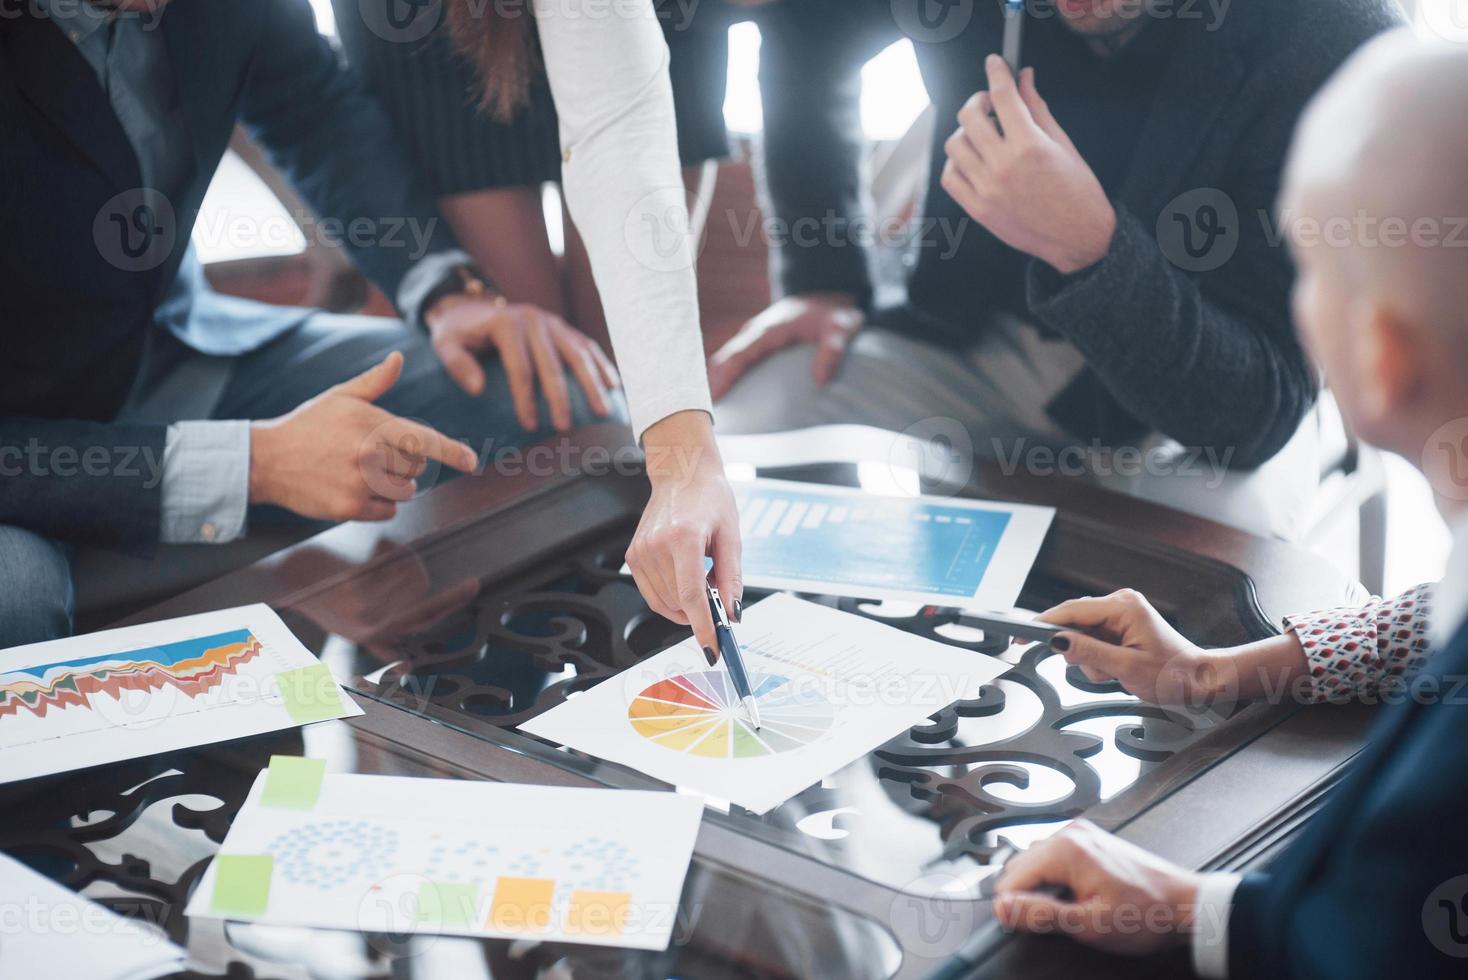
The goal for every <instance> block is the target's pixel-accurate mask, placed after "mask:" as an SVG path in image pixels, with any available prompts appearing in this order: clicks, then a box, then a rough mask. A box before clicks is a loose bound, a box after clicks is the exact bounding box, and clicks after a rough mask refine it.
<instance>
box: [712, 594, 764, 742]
mask: <svg viewBox="0 0 1468 980" xmlns="http://www.w3.org/2000/svg"><path fill="white" fill-rule="evenodd" d="M708 597H709V612H710V613H711V614H712V615H713V617H714V635H715V636H717V637H718V640H719V655H720V657H721V658H722V659H723V661H724V669H726V670H727V671H729V680H730V681H731V682H732V683H733V685H734V693H735V694H736V695H738V697H739V703H740V705H742V706H743V708H744V712H745V714H746V715H747V716H748V717H749V721H750V724H752V725H754V727H755V730H758V729H759V728H760V727H761V726H760V718H759V706H758V705H757V704H756V703H755V700H754V691H753V690H752V689H751V688H750V686H749V673H748V672H747V671H746V670H745V669H744V654H743V652H742V651H741V650H740V649H739V641H738V640H736V639H734V628H733V626H732V624H731V623H730V622H729V613H728V611H727V610H725V609H724V601H723V599H722V598H721V597H720V596H719V590H718V589H716V588H714V587H713V586H712V585H710V586H708Z"/></svg>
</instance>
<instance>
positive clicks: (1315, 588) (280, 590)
mask: <svg viewBox="0 0 1468 980" xmlns="http://www.w3.org/2000/svg"><path fill="white" fill-rule="evenodd" d="M571 438H573V439H574V440H576V441H577V442H578V443H579V444H580V445H582V446H602V447H606V448H617V447H622V446H625V445H626V444H627V442H628V438H629V433H628V432H627V431H626V430H625V429H623V428H621V427H615V426H598V427H593V428H590V429H586V430H582V431H581V432H579V433H575V434H573V436H572V437H571ZM576 479H577V476H576V474H574V473H558V474H555V475H552V476H549V477H545V478H540V479H534V478H530V477H514V476H504V475H492V476H482V477H466V478H461V479H459V480H456V481H454V482H452V483H450V484H448V485H445V486H443V487H439V488H437V489H435V490H433V491H431V492H430V493H427V494H425V495H423V496H422V497H420V498H418V499H416V500H414V501H412V502H410V503H409V504H407V505H405V506H404V507H403V508H402V509H401V511H400V514H399V516H398V517H397V518H395V519H394V520H393V521H391V522H388V523H386V524H383V525H347V526H342V527H338V528H334V529H332V530H330V531H327V532H325V533H324V534H322V535H320V536H318V537H316V538H313V539H311V540H310V541H307V542H303V543H302V544H300V545H296V546H294V547H293V548H290V549H286V550H285V551H283V552H281V553H278V554H276V555H272V556H270V557H268V558H266V559H264V560H262V561H260V562H257V563H256V564H254V565H252V566H250V567H249V568H246V569H243V570H241V571H239V572H236V573H233V574H231V575H228V576H225V577H223V578H221V579H218V580H215V581H214V582H211V583H208V584H206V585H204V586H200V587H199V588H196V589H194V590H191V591H190V592H187V593H184V594H182V595H180V596H177V597H175V598H173V599H171V600H169V601H167V602H165V603H162V604H160V605H158V606H155V607H153V608H151V609H149V610H147V611H145V612H143V613H140V614H138V615H136V616H133V617H130V618H129V619H128V620H127V621H126V622H138V621H144V620H150V619H157V618H162V617H167V616H173V615H181V614H183V613H186V612H193V611H197V610H199V609H202V608H209V607H221V606H228V605H238V604H240V603H242V602H247V601H262V602H267V603H269V604H271V605H273V606H276V607H277V608H288V607H290V606H293V605H296V604H298V603H300V602H302V601H304V600H305V599H307V598H309V597H310V596H311V595H314V594H318V593H320V592H322V591H325V590H329V589H330V588H332V587H333V586H334V584H336V582H338V581H340V580H341V579H343V578H345V577H349V576H352V575H360V574H362V573H364V572H366V571H368V570H370V569H372V568H373V566H374V565H375V564H376V563H377V562H378V561H379V560H380V559H378V558H374V557H371V556H372V555H373V554H374V552H375V550H376V549H377V548H378V547H379V546H382V545H387V546H392V547H399V548H402V547H412V548H415V549H423V548H432V547H434V546H435V544H436V543H437V542H441V541H445V540H448V539H451V538H452V537H453V536H454V535H455V534H456V533H458V532H460V531H462V530H463V529H464V528H465V527H467V526H469V525H472V524H474V523H477V522H479V521H482V520H484V519H485V518H486V516H487V515H490V514H492V513H495V512H498V511H503V510H505V509H507V508H511V507H516V506H521V505H523V504H526V503H527V502H528V501H531V500H534V499H537V498H549V497H550V496H551V495H553V494H556V493H558V492H559V491H562V490H564V489H566V488H567V487H568V486H570V485H572V484H573V483H574V482H575V481H576ZM971 490H973V491H976V492H977V493H978V494H980V495H983V496H986V497H991V498H995V499H1000V500H1011V501H1015V502H1020V503H1033V504H1042V505H1049V506H1054V507H1056V508H1057V511H1058V514H1057V521H1058V522H1059V523H1062V524H1065V525H1066V526H1068V527H1069V528H1071V529H1072V531H1073V532H1074V533H1076V534H1078V535H1080V536H1082V537H1090V538H1092V539H1096V540H1100V539H1103V538H1105V537H1106V536H1107V531H1106V529H1107V528H1109V527H1112V526H1113V525H1114V523H1115V522H1117V521H1120V522H1121V523H1122V524H1124V525H1127V526H1129V528H1130V529H1131V531H1132V533H1134V534H1138V533H1139V534H1142V535H1145V536H1146V537H1147V538H1148V539H1149V541H1147V542H1146V543H1143V542H1141V541H1140V540H1135V541H1134V542H1133V545H1134V547H1135V548H1137V549H1138V550H1141V551H1146V550H1148V549H1157V550H1158V551H1159V552H1160V551H1167V552H1171V553H1173V556H1174V557H1176V554H1177V553H1179V552H1181V553H1186V555H1187V556H1188V559H1189V560H1191V561H1193V562H1196V563H1198V565H1199V567H1203V566H1204V565H1211V566H1217V567H1226V568H1229V569H1232V570H1235V571H1237V572H1238V573H1240V576H1241V578H1240V581H1239V583H1238V585H1237V586H1236V588H1235V594H1234V596H1233V597H1232V598H1233V603H1234V607H1235V612H1236V614H1237V615H1238V616H1239V617H1240V619H1241V620H1242V621H1243V622H1245V623H1246V624H1249V626H1248V631H1249V632H1250V633H1252V634H1256V635H1257V634H1259V633H1261V632H1270V631H1273V630H1275V629H1277V628H1278V623H1279V621H1280V618H1281V617H1282V616H1284V615H1285V614H1288V613H1291V612H1297V611H1300V610H1308V609H1317V608H1322V607H1328V606H1332V605H1344V604H1348V603H1351V602H1353V601H1360V599H1361V598H1363V595H1364V594H1363V592H1362V591H1361V590H1360V588H1359V586H1357V585H1355V584H1354V583H1352V582H1350V581H1349V580H1348V579H1347V578H1346V577H1345V576H1344V575H1342V574H1341V573H1340V572H1339V571H1338V570H1336V569H1335V568H1334V567H1333V566H1331V565H1330V564H1329V563H1328V562H1326V561H1325V560H1324V559H1323V558H1320V557H1319V556H1316V555H1314V554H1311V553H1309V552H1306V551H1304V550H1303V549H1300V548H1297V547H1294V546H1292V545H1288V544H1285V543H1281V542H1275V541H1269V540H1265V539H1262V538H1258V537H1255V536H1253V535H1249V534H1247V533H1245V532H1242V531H1239V530H1237V529H1234V528H1230V527H1226V526H1224V525H1220V524H1216V523H1213V522H1210V521H1206V520H1204V519H1201V518H1197V517H1194V516H1192V515H1188V514H1183V513H1181V512H1177V511H1172V510H1169V509H1167V508H1165V507H1161V506H1158V505H1155V504H1150V503H1147V502H1144V501H1141V500H1137V499H1134V498H1130V497H1125V496H1122V495H1119V494H1115V493H1111V492H1108V491H1103V490H1098V489H1096V488H1093V487H1088V486H1083V485H1078V484H1075V483H1073V482H1071V481H1066V480H1064V479H1044V480H1040V479H1035V478H1030V477H998V476H997V475H995V474H990V473H981V474H980V476H979V477H978V478H977V479H976V480H975V481H974V483H973V484H972V485H971ZM609 492H612V493H614V494H625V493H626V492H627V491H626V490H625V487H624V488H621V489H619V488H615V487H614V488H613V489H612V490H610V491H609ZM323 548H324V549H328V550H332V551H335V552H338V553H340V554H343V555H356V556H363V557H361V558H360V559H358V560H357V561H356V563H355V564H354V565H353V566H352V567H351V568H350V569H348V570H347V571H344V572H343V573H341V575H340V576H337V577H336V578H333V579H323V580H319V581H311V582H300V581H291V580H290V579H289V578H288V577H286V576H284V575H282V574H281V569H282V568H283V567H284V566H285V565H286V563H288V562H289V561H290V558H291V555H292V554H293V553H297V552H300V551H302V550H305V549H323ZM358 693H359V696H360V695H361V694H364V693H365V692H364V691H363V690H362V689H361V687H360V685H359V688H358ZM374 700H375V699H374ZM379 703H382V704H385V705H386V704H391V702H390V701H380V702H379ZM1259 707H1260V709H1261V710H1258V711H1255V712H1254V716H1252V717H1251V718H1250V723H1251V725H1253V726H1255V728H1254V730H1253V733H1252V735H1251V738H1262V737H1265V736H1266V735H1267V734H1268V733H1269V732H1270V731H1271V730H1272V729H1274V728H1277V727H1278V726H1281V725H1287V724H1288V722H1289V720H1290V717H1291V715H1292V714H1293V712H1292V711H1289V710H1283V709H1280V708H1279V707H1277V706H1259ZM393 710H394V711H397V710H398V709H397V708H396V707H394V709H393ZM399 713H402V712H399ZM389 718H394V716H392V715H382V714H380V713H378V712H373V711H369V713H368V714H367V715H366V716H364V717H363V718H361V719H356V720H354V721H353V722H352V724H354V725H355V726H357V727H360V728H362V729H363V730H364V731H367V732H369V733H371V734H374V735H381V737H386V738H392V737H393V736H392V735H390V734H387V732H389V731H391V730H399V731H402V732H410V733H416V734H411V736H410V737H412V738H414V739H417V738H418V737H419V736H420V735H421V732H422V731H423V730H424V729H421V728H419V727H418V726H413V725H409V726H407V727H401V726H399V725H398V724H397V723H396V720H395V721H394V722H393V723H389V721H388V719H389ZM417 720H418V721H419V722H422V721H424V719H422V718H418V719H417ZM437 720H438V721H440V722H442V723H444V724H445V725H447V726H448V727H451V728H452V727H455V726H454V724H453V721H452V719H446V718H440V719H437ZM1240 720H1241V721H1242V720H1243V719H1240ZM430 724H431V723H430ZM466 737H471V738H474V739H475V740H476V742H477V745H478V746H479V747H480V748H481V749H482V750H487V752H488V753H489V755H490V756H493V757H494V763H493V766H492V769H485V770H479V766H478V765H476V767H475V768H476V770H477V771H484V772H486V774H487V775H489V776H490V778H496V779H509V780H514V781H535V782H545V781H548V780H550V781H561V782H564V783H568V784H576V783H577V782H578V781H579V780H580V779H586V780H587V781H588V782H590V783H594V780H593V779H592V778H591V777H589V776H584V777H579V776H577V775H576V774H575V773H574V772H573V771H570V770H568V769H567V768H564V767H556V766H552V765H550V764H548V763H544V762H541V761H538V760H533V759H532V758H531V757H529V756H527V755H526V754H525V753H524V751H523V749H522V748H521V747H517V745H516V744H515V743H514V742H513V741H509V740H506V741H504V742H501V743H500V744H497V745H491V744H489V743H490V742H491V741H494V740H486V739H485V738H484V737H483V734H482V733H479V732H475V733H473V734H472V735H467V736H466ZM514 737H515V738H519V737H520V736H514ZM1204 744H1205V743H1200V744H1199V746H1198V748H1199V749H1200V750H1201V751H1199V752H1197V753H1193V752H1189V753H1188V754H1187V758H1186V759H1184V758H1181V757H1175V758H1174V759H1173V760H1172V762H1173V763H1176V766H1175V771H1168V772H1167V773H1166V774H1165V775H1162V776H1160V777H1159V778H1158V779H1146V778H1144V779H1143V780H1142V781H1140V782H1139V783H1138V784H1137V785H1135V786H1133V787H1132V788H1131V789H1129V790H1127V791H1124V792H1123V793H1121V794H1119V795H1118V796H1116V797H1114V798H1113V799H1111V800H1109V801H1107V802H1106V803H1104V804H1102V805H1100V806H1099V807H1097V808H1096V811H1095V813H1094V817H1095V818H1098V819H1099V820H1101V821H1102V822H1104V823H1105V824H1106V825H1108V826H1110V827H1112V828H1113V829H1116V830H1118V831H1122V832H1123V833H1124V832H1125V829H1126V827H1127V825H1128V824H1129V823H1130V822H1131V821H1133V820H1135V819H1137V818H1138V817H1140V816H1141V815H1142V814H1144V813H1146V812H1147V811H1148V810H1149V809H1150V808H1151V807H1153V806H1154V805H1156V804H1158V803H1160V802H1164V801H1165V800H1166V799H1167V798H1168V797H1170V796H1173V795H1175V794H1176V791H1177V789H1178V788H1179V787H1180V786H1181V785H1183V784H1185V783H1187V782H1190V781H1193V780H1197V779H1199V778H1201V777H1203V776H1204V775H1205V774H1206V773H1207V772H1209V771H1210V770H1211V769H1213V768H1214V767H1216V766H1217V765H1219V764H1220V763H1221V762H1222V761H1224V760H1225V759H1226V758H1228V755H1236V754H1237V753H1238V751H1239V748H1240V747H1239V746H1237V745H1235V746H1234V748H1233V750H1232V752H1231V753H1229V754H1227V755H1212V754H1210V752H1209V751H1207V750H1204V749H1203V746H1204ZM405 747H410V748H411V747H413V746H412V745H407V746H405ZM454 761H455V762H456V763H457V760H454ZM480 761H481V763H482V764H484V765H488V758H482V759H481V760H480ZM1159 772H1161V771H1160V770H1159ZM1163 785H1167V786H1168V787H1169V788H1168V790H1167V795H1165V796H1159V795H1157V794H1158V793H1159V789H1158V787H1160V786H1163ZM706 828H707V829H706V831H705V834H706V835H707V837H708V840H707V842H706V841H705V837H704V835H701V836H700V845H699V849H698V858H699V860H701V861H706V862H710V863H713V864H719V865H726V866H728V867H731V868H738V867H744V868H747V867H759V866H760V862H761V861H766V860H768V851H769V850H771V849H774V845H771V844H769V843H767V842H763V841H760V840H759V839H757V838H755V837H753V836H750V835H748V834H745V833H742V832H741V831H737V830H734V829H733V828H732V827H727V826H724V825H722V824H720V823H719V822H717V821H710V822H708V823H707V825H706ZM1236 843H1237V842H1235V841H1230V845H1234V844H1236ZM780 854H781V861H782V862H784V866H785V867H786V868H788V869H790V870H791V871H792V872H795V873H794V874H793V875H790V876H786V875H782V876H781V878H783V879H784V882H781V883H779V884H780V885H781V887H783V886H784V884H785V883H786V882H790V881H791V880H792V878H794V879H798V885H797V886H796V887H797V888H798V891H799V892H801V893H803V894H806V895H809V896H811V897H813V898H816V899H819V900H823V901H829V902H831V903H832V904H834V905H837V906H839V907H841V908H843V909H845V910H847V911H850V912H853V913H855V914H859V915H862V916H865V917H868V918H870V919H872V920H873V921H874V922H877V923H881V924H883V925H884V927H886V928H889V929H890V928H891V913H892V902H893V896H892V894H891V892H890V891H889V890H888V889H886V888H884V887H882V886H879V885H876V884H874V883H872V882H868V881H866V880H865V879H863V878H860V877H858V876H856V875H854V874H852V873H849V872H846V871H843V870H841V869H838V868H834V867H831V866H829V865H826V864H824V863H822V862H820V861H817V860H813V859H807V858H802V857H801V856H799V855H794V854H791V853H789V852H788V851H781V852H780ZM771 884H772V885H774V884H776V883H775V882H771ZM1023 945H1025V946H1028V945H1030V944H1023ZM1001 959H1002V958H1001ZM1026 959H1028V956H1027V957H1026ZM1065 959H1070V957H1069V956H1067V957H1065ZM1082 959H1083V960H1084V961H1085V962H1086V963H1087V964H1088V965H1087V967H1086V969H1087V970H1088V972H1089V971H1090V970H1091V969H1092V967H1094V968H1095V969H1096V970H1097V971H1098V975H1108V973H1109V971H1108V969H1107V968H1106V967H1105V964H1104V963H1102V962H1100V961H1096V962H1094V963H1093V962H1092V960H1093V959H1094V957H1092V956H1090V955H1089V954H1086V955H1084V956H1083V957H1082ZM933 965H934V963H933V962H932V961H922V962H914V961H913V960H911V959H905V960H904V962H903V964H902V966H901V967H900V968H899V970H898V972H897V974H896V976H897V977H900V978H906V977H917V976H922V975H924V974H925V972H926V971H927V970H928V969H931V968H932V966H933ZM1073 965H1074V964H1073ZM1051 972H1053V971H1051V970H1049V969H1043V968H1041V969H1038V973H1039V974H1047V975H1048V974H1050V973H1051Z"/></svg>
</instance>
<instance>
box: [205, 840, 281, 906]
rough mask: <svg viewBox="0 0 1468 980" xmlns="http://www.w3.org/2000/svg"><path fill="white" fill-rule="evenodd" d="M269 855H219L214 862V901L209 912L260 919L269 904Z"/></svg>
mask: <svg viewBox="0 0 1468 980" xmlns="http://www.w3.org/2000/svg"><path fill="white" fill-rule="evenodd" d="M274 870H275V859H274V858H272V857H271V856H270V855H269V854H219V855H216V856H215V858H214V898H213V900H212V901H211V902H210V908H211V909H212V910H213V911H215V912H218V913H219V914H220V915H226V916H236V915H238V916H251V917H253V916H257V915H264V914H265V908H266V906H267V905H269V904H270V875H271V873H272V872H273V871H274Z"/></svg>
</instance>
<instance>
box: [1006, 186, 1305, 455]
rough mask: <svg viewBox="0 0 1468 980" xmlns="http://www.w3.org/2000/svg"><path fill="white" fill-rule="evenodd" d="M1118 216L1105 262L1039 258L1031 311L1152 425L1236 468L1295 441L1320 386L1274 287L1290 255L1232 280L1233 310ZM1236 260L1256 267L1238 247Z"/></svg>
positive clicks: (1281, 292) (1281, 289) (1264, 261)
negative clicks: (1061, 266)
mask: <svg viewBox="0 0 1468 980" xmlns="http://www.w3.org/2000/svg"><path fill="white" fill-rule="evenodd" d="M1116 211H1117V215H1116V217H1117V223H1116V232H1115V236H1114V238H1113V242H1112V247H1111V249H1110V251H1109V252H1108V253H1107V254H1106V256H1105V257H1103V258H1102V259H1101V261H1100V262H1098V263H1096V264H1095V265H1093V266H1091V267H1090V268H1088V269H1085V270H1083V271H1082V272H1080V273H1079V274H1078V275H1075V276H1060V275H1058V274H1057V273H1056V272H1055V271H1054V270H1052V269H1049V268H1048V267H1045V266H1044V265H1043V264H1042V263H1039V262H1032V263H1031V268H1030V273H1029V282H1028V290H1029V305H1030V308H1031V310H1032V311H1033V312H1034V313H1035V315H1036V317H1037V318H1038V319H1040V320H1041V321H1042V322H1043V323H1044V324H1045V325H1047V326H1049V327H1051V328H1052V329H1054V330H1056V331H1057V332H1059V333H1060V334H1061V335H1062V336H1064V337H1066V338H1067V339H1068V340H1070V341H1071V343H1073V344H1074V345H1075V346H1076V348H1077V349H1078V350H1079V351H1080V352H1081V353H1082V354H1083V355H1085V358H1086V363H1087V365H1088V367H1089V368H1090V369H1091V370H1092V371H1094V372H1095V373H1096V374H1097V375H1098V376H1099V377H1100V378H1101V380H1102V382H1103V383H1104V385H1105V386H1106V389H1107V390H1108V391H1109V392H1110V393H1111V394H1112V396H1114V397H1115V398H1116V399H1117V401H1118V402H1119V403H1120V404H1121V405H1122V406H1123V407H1124V408H1125V409H1126V410H1127V411H1128V412H1129V413H1130V414H1131V415H1132V416H1133V417H1135V418H1137V419H1138V420H1139V421H1141V422H1142V423H1144V424H1145V425H1146V426H1147V427H1148V428H1150V429H1152V430H1153V431H1157V432H1161V433H1163V434H1164V435H1167V436H1169V437H1171V438H1173V439H1176V440H1177V441H1179V442H1181V443H1183V444H1184V445H1188V446H1204V447H1213V448H1216V449H1218V450H1219V452H1220V453H1221V454H1222V453H1227V454H1228V459H1227V463H1228V465H1232V466H1239V467H1248V466H1255V465H1258V464H1259V463H1262V462H1264V461H1265V460H1267V459H1269V458H1270V457H1271V456H1272V455H1274V453H1275V452H1277V451H1278V450H1279V449H1280V448H1281V447H1282V446H1283V445H1284V444H1285V443H1286V442H1288V441H1289V438H1290V436H1291V435H1293V434H1294V431H1295V429H1296V427H1297V426H1298V425H1299V422H1300V419H1301V418H1303V417H1304V414H1305V412H1306V411H1308V409H1309V407H1310V405H1311V404H1312V403H1313V401H1314V398H1315V394H1316V389H1317V382H1316V379H1315V376H1314V374H1313V373H1312V372H1311V371H1310V369H1309V368H1308V366H1307V364H1306V362H1305V359H1304V355H1303V353H1302V352H1301V350H1300V348H1299V345H1298V343H1297V342H1296V341H1295V340H1294V339H1293V337H1292V336H1291V334H1290V332H1289V325H1288V319H1287V299H1286V290H1285V286H1284V284H1282V283H1280V282H1278V281H1276V280H1278V279H1279V278H1280V273H1279V270H1277V269H1274V268H1273V265H1274V263H1275V262H1276V261H1278V262H1281V263H1282V262H1285V259H1284V256H1283V255H1282V254H1281V255H1279V256H1270V255H1262V256H1256V258H1255V261H1254V263H1253V265H1254V267H1255V268H1256V269H1257V270H1258V271H1257V275H1255V276H1253V277H1252V279H1253V280H1254V281H1253V282H1252V283H1251V282H1249V281H1248V280H1249V279H1250V278H1251V277H1249V276H1246V275H1242V274H1234V275H1233V276H1232V277H1231V278H1230V279H1229V280H1228V283H1227V289H1228V291H1229V292H1231V293H1233V294H1235V295H1236V296H1237V298H1238V299H1239V303H1238V306H1237V308H1225V307H1223V306H1221V305H1219V304H1218V303H1217V302H1215V301H1214V300H1212V299H1210V298H1209V297H1208V296H1206V295H1205V294H1204V292H1203V291H1202V289H1201V288H1200V287H1199V285H1198V283H1197V282H1196V281H1194V280H1193V279H1192V278H1190V277H1189V276H1187V275H1185V274H1184V273H1183V272H1182V271H1180V270H1179V269H1177V268H1176V267H1174V266H1173V265H1172V264H1171V262H1169V260H1168V259H1167V258H1166V257H1165V256H1164V255H1163V254H1162V252H1161V251H1160V249H1159V247H1158V245H1157V243H1156V241H1155V240H1154V238H1153V237H1152V235H1151V233H1150V232H1149V231H1148V230H1147V229H1146V228H1145V227H1144V226H1143V223H1142V222H1141V221H1140V220H1139V219H1138V218H1137V217H1136V216H1135V215H1133V214H1131V213H1130V212H1129V211H1128V210H1127V209H1126V208H1124V207H1118V208H1117V209H1116ZM1251 247H1252V248H1255V249H1259V248H1268V247H1270V246H1267V245H1265V244H1262V243H1254V244H1251ZM1242 248H1243V246H1241V250H1242ZM1231 261H1232V262H1236V263H1245V262H1246V261H1248V260H1247V259H1246V257H1245V256H1244V255H1243V254H1242V251H1241V252H1240V254H1238V255H1236V256H1235V257H1234V258H1233V259H1232V260H1231ZM1222 288H1224V287H1223V286H1220V289H1222Z"/></svg>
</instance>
